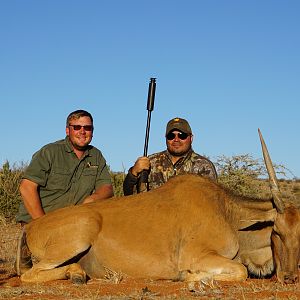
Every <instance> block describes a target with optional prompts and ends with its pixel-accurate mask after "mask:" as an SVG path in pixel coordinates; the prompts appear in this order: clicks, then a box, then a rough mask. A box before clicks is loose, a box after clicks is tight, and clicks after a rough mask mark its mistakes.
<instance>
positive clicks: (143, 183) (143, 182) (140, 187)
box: [137, 78, 156, 193]
mask: <svg viewBox="0 0 300 300" xmlns="http://www.w3.org/2000/svg"><path fill="white" fill-rule="evenodd" d="M155 89H156V78H150V82H149V88H148V102H147V111H148V117H147V126H146V135H145V144H144V156H147V154H148V142H149V132H150V122H151V112H152V110H153V108H154V98H155ZM148 175H149V172H148V171H147V170H143V171H142V172H141V175H140V177H139V182H138V184H137V192H138V193H141V192H143V191H145V190H147V191H148V190H149V184H148Z"/></svg>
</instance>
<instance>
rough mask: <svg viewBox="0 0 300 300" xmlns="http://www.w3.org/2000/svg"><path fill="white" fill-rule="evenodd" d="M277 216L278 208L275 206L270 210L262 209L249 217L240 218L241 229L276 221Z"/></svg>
mask: <svg viewBox="0 0 300 300" xmlns="http://www.w3.org/2000/svg"><path fill="white" fill-rule="evenodd" d="M276 216H277V210H276V209H275V208H273V209H270V210H262V211H260V212H255V213H253V214H252V215H249V217H248V218H247V219H244V220H240V225H239V230H241V229H246V228H247V227H250V226H253V225H255V224H258V223H264V222H274V221H275V219H276Z"/></svg>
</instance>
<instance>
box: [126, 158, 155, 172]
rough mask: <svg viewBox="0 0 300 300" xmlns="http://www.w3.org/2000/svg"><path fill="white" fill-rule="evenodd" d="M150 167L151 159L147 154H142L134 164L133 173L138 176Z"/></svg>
mask: <svg viewBox="0 0 300 300" xmlns="http://www.w3.org/2000/svg"><path fill="white" fill-rule="evenodd" d="M149 169H150V160H149V158H148V157H147V156H142V157H139V158H138V159H137V161H136V162H135V164H134V166H133V167H132V169H131V173H132V174H133V175H134V176H138V175H139V174H140V173H141V172H142V171H143V170H147V171H148V170H149Z"/></svg>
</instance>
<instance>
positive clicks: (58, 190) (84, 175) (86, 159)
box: [17, 110, 113, 272]
mask: <svg viewBox="0 0 300 300" xmlns="http://www.w3.org/2000/svg"><path fill="white" fill-rule="evenodd" d="M93 130H94V127H93V117H92V115H91V114H90V113H89V112H87V111H84V110H76V111H74V112H72V113H70V114H69V116H68V117H67V122H66V138H65V139H64V140H60V141H57V142H54V143H51V144H48V145H46V146H44V147H42V148H41V149H40V150H39V151H37V152H36V153H35V154H34V155H33V157H32V160H31V162H30V164H29V166H28V168H27V169H26V170H25V173H24V176H23V179H22V181H21V184H20V193H21V196H22V200H23V202H21V204H20V208H19V212H18V215H17V221H18V222H20V223H22V224H24V223H28V222H30V221H31V220H33V219H36V218H39V217H42V216H43V215H44V214H46V213H48V212H50V211H53V210H56V209H59V208H62V207H66V206H71V205H77V204H81V203H89V202H94V201H98V200H102V199H106V198H109V197H112V196H113V187H112V183H111V177H110V174H109V171H108V168H107V165H106V161H105V159H104V157H103V155H102V153H101V151H100V150H98V149H97V148H95V147H93V146H91V145H90V142H91V141H92V137H93ZM24 243H25V234H24V236H23V242H21V245H20V247H23V246H24ZM19 244H20V243H19ZM23 248H24V247H23ZM21 256H22V255H21ZM21 259H22V257H21ZM21 263H22V262H21ZM19 272H20V271H19Z"/></svg>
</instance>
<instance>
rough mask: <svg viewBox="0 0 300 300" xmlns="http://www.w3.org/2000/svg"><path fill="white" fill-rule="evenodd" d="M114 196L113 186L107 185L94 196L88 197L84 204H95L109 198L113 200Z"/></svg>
mask: <svg viewBox="0 0 300 300" xmlns="http://www.w3.org/2000/svg"><path fill="white" fill-rule="evenodd" d="M113 195H114V191H113V187H112V185H111V184H105V185H103V186H101V187H100V188H98V189H97V190H96V191H95V192H94V193H93V194H91V195H90V196H88V197H86V198H85V199H84V201H83V203H90V202H95V201H98V200H103V199H107V198H111V197H113Z"/></svg>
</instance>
